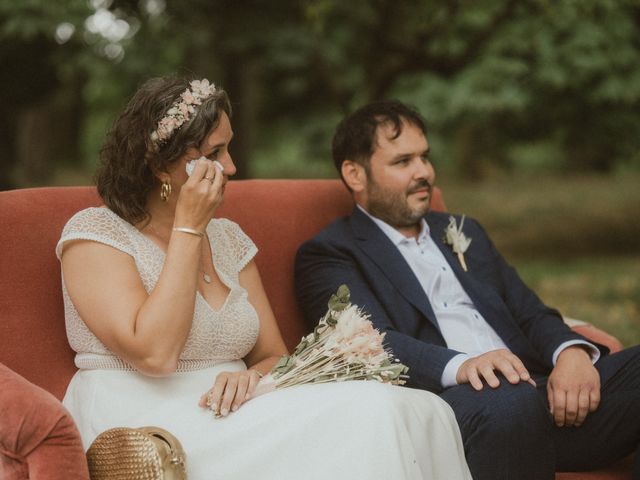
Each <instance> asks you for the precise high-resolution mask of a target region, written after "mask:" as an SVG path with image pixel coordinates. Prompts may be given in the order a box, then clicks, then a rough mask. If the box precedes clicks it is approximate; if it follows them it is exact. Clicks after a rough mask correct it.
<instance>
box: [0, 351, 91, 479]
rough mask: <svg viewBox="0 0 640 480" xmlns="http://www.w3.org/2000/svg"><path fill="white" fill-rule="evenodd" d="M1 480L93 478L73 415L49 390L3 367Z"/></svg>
mask: <svg viewBox="0 0 640 480" xmlns="http://www.w3.org/2000/svg"><path fill="white" fill-rule="evenodd" d="M0 478H2V479H3V480H18V479H25V480H26V479H27V478H28V479H31V480H38V479H70V480H74V479H77V480H85V479H88V478H89V471H88V469H87V465H86V461H85V457H84V449H83V448H82V441H81V440H80V434H79V432H78V430H77V428H76V426H75V424H74V422H73V419H72V418H71V415H69V413H68V412H67V410H66V409H65V408H64V407H63V406H62V404H61V403H60V401H59V400H58V399H57V398H55V397H54V396H53V395H51V394H50V393H49V392H47V391H45V390H43V389H42V388H40V387H37V386H36V385H34V384H32V383H31V382H29V381H27V380H26V379H25V378H23V377H21V376H20V375H18V374H17V373H15V372H14V371H12V370H11V369H10V368H8V367H6V366H5V365H3V364H1V363H0Z"/></svg>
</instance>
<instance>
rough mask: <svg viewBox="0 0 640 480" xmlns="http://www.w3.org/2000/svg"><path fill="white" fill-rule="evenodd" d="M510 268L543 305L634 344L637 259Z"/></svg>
mask: <svg viewBox="0 0 640 480" xmlns="http://www.w3.org/2000/svg"><path fill="white" fill-rule="evenodd" d="M516 268H517V269H518V272H519V273H520V275H521V276H522V278H523V279H524V280H525V282H527V284H528V285H530V286H531V287H532V288H533V289H534V290H535V291H536V292H537V293H538V295H539V296H540V298H542V300H543V301H544V302H545V303H546V304H547V305H550V306H552V307H555V308H557V309H558V310H560V311H561V312H562V313H563V314H564V315H566V316H568V317H572V318H578V319H580V320H584V321H587V322H589V323H592V324H594V325H596V326H598V327H600V328H602V329H603V330H606V331H607V332H609V333H611V334H613V335H615V336H616V337H617V338H618V339H620V341H621V342H622V343H623V344H624V345H625V346H626V347H629V346H631V345H637V344H639V343H640V255H637V256H632V257H618V258H614V257H597V258H590V257H589V258H582V259H577V260H572V261H569V262H562V263H561V262H558V261H549V260H539V261H534V260H531V261H521V262H517V265H516Z"/></svg>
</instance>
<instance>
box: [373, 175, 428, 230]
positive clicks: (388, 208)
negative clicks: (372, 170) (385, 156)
mask: <svg viewBox="0 0 640 480" xmlns="http://www.w3.org/2000/svg"><path fill="white" fill-rule="evenodd" d="M424 189H426V190H427V191H428V192H429V197H428V198H427V199H425V200H423V203H422V204H421V205H420V206H418V207H416V208H414V209H411V207H410V206H409V202H408V197H409V195H410V194H412V193H415V192H416V191H418V190H424ZM432 192H433V188H432V187H431V184H430V183H429V182H427V180H419V181H418V182H415V183H413V184H412V185H411V186H410V187H409V188H408V189H407V190H406V191H405V192H403V193H391V192H389V191H387V190H385V189H382V188H380V187H379V186H378V184H377V183H376V182H375V181H374V180H373V179H372V178H371V177H369V185H368V192H367V197H368V205H367V211H368V212H369V213H370V214H371V215H373V216H374V217H376V218H379V219H380V220H382V221H384V222H385V223H388V224H389V225H391V226H392V227H395V228H407V227H412V226H414V225H415V224H417V223H418V222H419V221H420V219H421V218H422V217H424V216H425V215H426V214H427V213H429V209H430V206H431V194H432Z"/></svg>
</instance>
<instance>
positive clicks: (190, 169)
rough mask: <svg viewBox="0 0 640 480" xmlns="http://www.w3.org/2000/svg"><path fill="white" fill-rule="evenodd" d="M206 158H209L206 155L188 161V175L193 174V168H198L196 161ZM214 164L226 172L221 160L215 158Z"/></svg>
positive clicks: (186, 167) (186, 166)
mask: <svg viewBox="0 0 640 480" xmlns="http://www.w3.org/2000/svg"><path fill="white" fill-rule="evenodd" d="M206 159H207V158H206V157H200V158H197V159H195V160H191V161H189V162H187V164H186V165H185V169H186V171H187V175H189V176H191V174H192V173H193V169H194V168H196V163H197V162H198V160H206ZM213 165H214V166H215V167H216V168H217V169H218V170H220V171H221V172H224V167H223V166H222V164H221V163H220V162H219V161H217V160H214V161H213Z"/></svg>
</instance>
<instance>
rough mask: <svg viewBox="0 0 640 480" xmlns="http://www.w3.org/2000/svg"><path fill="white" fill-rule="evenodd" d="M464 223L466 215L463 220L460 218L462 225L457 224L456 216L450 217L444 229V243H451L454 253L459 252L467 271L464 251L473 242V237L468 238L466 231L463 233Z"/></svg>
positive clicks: (460, 259) (459, 257) (463, 266)
mask: <svg viewBox="0 0 640 480" xmlns="http://www.w3.org/2000/svg"><path fill="white" fill-rule="evenodd" d="M463 225H464V215H463V216H462V220H460V226H459V227H458V225H457V224H456V219H455V218H454V217H452V216H451V217H449V225H447V228H446V229H445V231H444V243H446V244H447V245H451V248H452V250H453V253H456V254H458V260H459V261H460V265H462V269H463V270H464V271H465V272H466V271H468V270H467V264H466V262H465V261H464V252H466V251H467V249H468V248H469V245H470V244H471V239H470V238H467V237H466V235H465V234H464V233H462V226H463Z"/></svg>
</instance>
